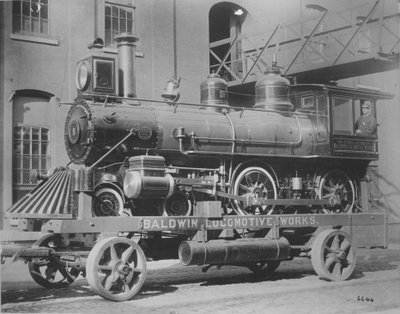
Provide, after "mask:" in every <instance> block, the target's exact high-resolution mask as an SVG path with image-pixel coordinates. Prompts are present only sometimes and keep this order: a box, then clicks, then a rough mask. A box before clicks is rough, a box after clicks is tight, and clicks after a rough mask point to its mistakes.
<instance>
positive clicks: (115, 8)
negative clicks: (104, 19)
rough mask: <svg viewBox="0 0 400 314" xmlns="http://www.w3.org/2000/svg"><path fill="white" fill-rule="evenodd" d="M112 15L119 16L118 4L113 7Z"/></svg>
mask: <svg viewBox="0 0 400 314" xmlns="http://www.w3.org/2000/svg"><path fill="white" fill-rule="evenodd" d="M112 16H113V17H118V8H117V7H116V6H113V7H112Z"/></svg>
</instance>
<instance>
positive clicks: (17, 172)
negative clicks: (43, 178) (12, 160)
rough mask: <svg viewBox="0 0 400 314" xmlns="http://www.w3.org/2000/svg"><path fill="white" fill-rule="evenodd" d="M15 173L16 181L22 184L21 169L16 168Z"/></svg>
mask: <svg viewBox="0 0 400 314" xmlns="http://www.w3.org/2000/svg"><path fill="white" fill-rule="evenodd" d="M13 175H14V183H16V184H21V183H22V177H21V170H18V169H14V173H13Z"/></svg>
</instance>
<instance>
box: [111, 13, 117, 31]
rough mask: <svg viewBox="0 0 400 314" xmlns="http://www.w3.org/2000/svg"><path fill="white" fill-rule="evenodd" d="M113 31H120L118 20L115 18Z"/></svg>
mask: <svg viewBox="0 0 400 314" xmlns="http://www.w3.org/2000/svg"><path fill="white" fill-rule="evenodd" d="M112 29H113V31H114V32H115V31H118V18H115V17H113V19H112Z"/></svg>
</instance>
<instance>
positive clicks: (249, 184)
mask: <svg viewBox="0 0 400 314" xmlns="http://www.w3.org/2000/svg"><path fill="white" fill-rule="evenodd" d="M232 193H233V194H235V195H239V196H243V197H252V198H254V199H258V200H260V201H262V200H263V199H276V198H277V191H276V185H275V181H274V178H273V176H272V175H271V174H270V173H269V172H268V171H267V170H266V169H264V168H261V167H248V168H246V169H244V170H243V171H242V172H241V173H239V175H238V176H237V177H236V180H235V182H234V185H233V191H232ZM233 206H234V210H235V211H236V213H237V214H238V215H249V214H250V215H257V214H263V215H265V214H268V213H269V212H270V211H271V210H272V209H273V208H274V206H269V205H260V206H256V205H251V206H246V204H245V203H244V202H240V201H234V202H233Z"/></svg>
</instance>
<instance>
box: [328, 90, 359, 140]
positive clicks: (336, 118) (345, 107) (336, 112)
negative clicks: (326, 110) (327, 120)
mask: <svg viewBox="0 0 400 314" xmlns="http://www.w3.org/2000/svg"><path fill="white" fill-rule="evenodd" d="M332 107H333V133H335V134H345V135H353V132H354V120H353V104H352V99H351V98H346V97H337V96H333V98H332Z"/></svg>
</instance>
